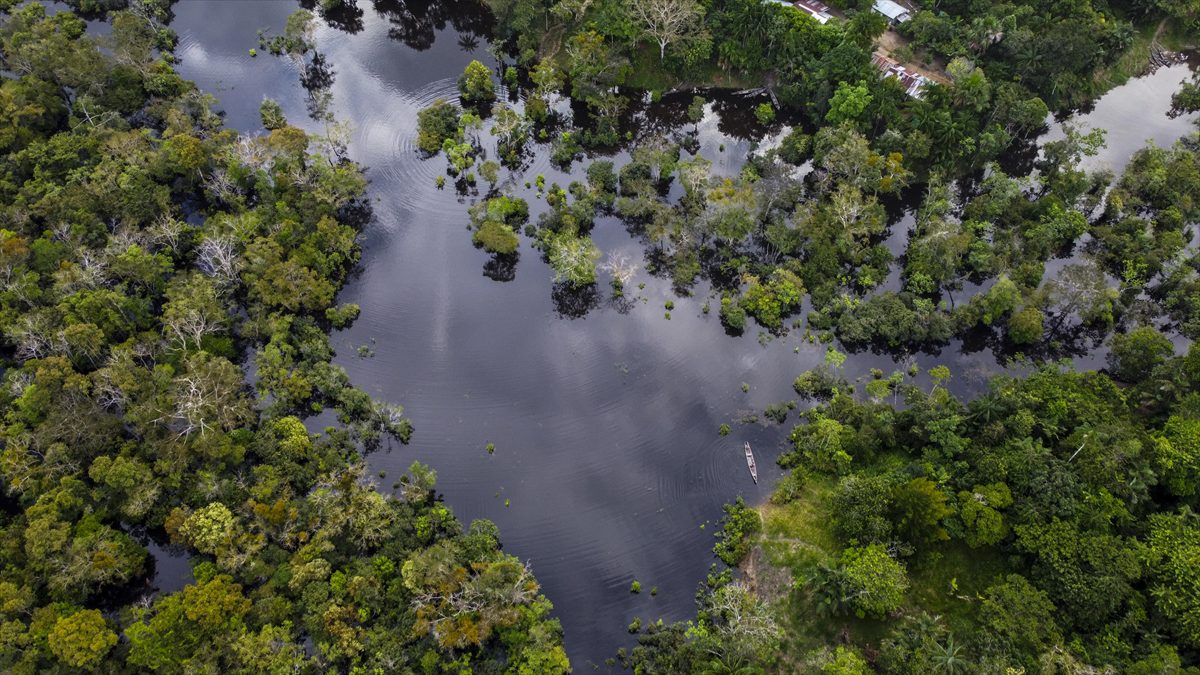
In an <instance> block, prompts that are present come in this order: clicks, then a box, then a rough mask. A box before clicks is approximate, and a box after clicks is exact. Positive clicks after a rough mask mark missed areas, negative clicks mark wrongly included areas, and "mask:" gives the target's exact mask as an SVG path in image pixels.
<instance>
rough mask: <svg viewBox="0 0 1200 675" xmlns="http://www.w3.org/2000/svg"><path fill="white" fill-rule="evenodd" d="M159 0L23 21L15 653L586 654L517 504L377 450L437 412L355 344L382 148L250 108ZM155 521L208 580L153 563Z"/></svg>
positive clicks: (14, 286) (100, 663) (2, 129)
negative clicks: (365, 242)
mask: <svg viewBox="0 0 1200 675" xmlns="http://www.w3.org/2000/svg"><path fill="white" fill-rule="evenodd" d="M9 4H11V3H9ZM82 4H83V5H87V6H86V7H84V9H91V10H96V9H112V8H113V7H108V6H95V7H93V6H91V4H92V3H82ZM118 4H119V5H120V6H122V7H123V6H124V5H125V4H126V3H113V5H114V7H115V6H116V5H118ZM133 4H134V5H135V7H134V9H133V10H131V11H119V12H114V13H112V14H110V15H109V17H108V18H109V21H110V22H111V34H110V35H108V36H106V37H104V38H93V37H91V36H89V35H87V34H86V33H85V24H84V22H83V21H82V20H81V19H79V18H77V17H76V16H75V15H73V14H72V13H70V12H62V13H58V14H55V15H53V16H47V14H46V12H45V10H44V9H43V7H42V6H41V5H40V4H37V3H30V4H27V5H25V6H22V7H13V8H10V12H11V13H10V14H8V15H7V16H5V17H4V18H3V27H2V28H0V56H2V67H3V69H4V71H5V76H4V77H3V79H2V80H0V151H2V152H3V155H4V157H3V160H2V161H0V223H2V224H3V226H2V229H0V268H2V270H3V271H2V272H0V273H2V274H3V277H4V284H3V290H2V291H0V332H2V334H3V342H4V348H5V351H4V355H5V369H4V376H3V384H2V386H0V438H2V439H3V450H2V451H0V486H2V488H3V492H4V498H3V502H0V670H2V671H4V672H10V673H48V672H84V671H86V672H95V671H102V672H163V673H183V672H189V673H197V672H214V673H215V672H222V673H268V672H269V673H284V672H287V673H297V672H318V671H329V670H333V671H341V672H361V673H367V672H428V673H434V672H443V671H444V670H455V671H461V672H468V671H469V672H477V673H486V672H513V673H515V672H521V673H546V672H564V671H566V670H568V669H569V666H568V663H567V659H566V655H565V653H564V652H563V649H562V647H561V629H560V628H559V626H558V623H557V621H554V620H551V619H549V618H548V614H549V611H550V609H551V606H550V603H549V602H548V601H547V600H546V598H545V597H543V596H542V595H541V594H540V592H539V586H538V583H537V582H536V580H535V579H534V578H533V576H532V574H531V572H530V570H529V569H528V567H527V566H526V565H525V564H524V563H522V562H521V561H519V560H517V559H515V558H514V557H512V556H510V555H507V554H505V553H502V552H501V551H500V550H499V544H498V540H497V530H496V527H495V526H494V525H493V524H492V523H490V522H487V521H476V522H473V523H471V524H470V525H469V526H464V525H463V524H461V523H459V522H458V521H457V520H456V519H455V517H454V516H453V514H452V513H451V512H450V511H449V509H447V507H446V506H444V505H443V504H441V503H440V501H439V500H438V499H437V497H436V493H435V491H434V484H435V480H436V476H435V474H434V472H433V471H432V470H430V469H429V468H427V467H424V466H421V465H419V464H414V465H413V466H412V468H411V469H410V471H409V473H408V475H405V476H403V477H401V478H400V479H399V481H397V482H396V483H395V484H394V485H393V486H392V488H393V490H383V489H382V486H380V485H377V484H376V481H375V480H373V479H372V478H371V477H369V476H368V475H367V472H366V467H365V463H364V460H363V458H362V455H361V453H360V449H364V448H365V449H366V450H372V449H375V448H378V447H380V446H381V445H383V444H389V443H391V442H393V441H399V442H402V443H403V442H407V441H408V439H409V437H410V435H411V434H412V432H413V429H412V425H411V424H410V423H409V421H408V420H406V419H405V418H404V417H403V416H402V411H401V409H400V408H399V406H395V405H391V404H387V403H382V402H377V401H373V400H371V398H370V397H369V396H367V394H365V393H364V392H362V391H361V390H358V389H356V388H354V387H353V386H351V384H350V383H349V380H348V378H347V376H346V374H345V372H344V371H343V370H342V369H341V368H339V367H337V366H334V365H332V363H331V359H332V356H333V349H332V347H331V345H330V343H329V338H328V332H329V331H330V330H331V329H332V328H335V327H340V326H344V325H346V324H348V323H349V322H351V321H353V320H354V318H355V317H356V316H357V314H358V308H357V307H356V306H353V305H337V304H335V297H336V295H337V292H338V289H339V288H340V287H341V285H342V284H343V282H344V280H345V278H346V275H347V273H348V272H349V271H350V270H351V268H352V267H353V266H354V264H355V263H356V261H357V260H358V257H359V248H358V244H357V235H358V230H359V228H360V227H361V226H362V224H363V223H364V222H365V221H366V219H367V218H368V217H369V211H368V209H367V206H366V203H365V201H364V199H363V194H364V189H365V187H366V181H365V179H364V176H363V174H362V172H361V171H360V169H359V167H358V166H356V165H354V164H353V163H351V162H349V161H347V160H345V159H344V158H342V156H341V152H340V149H339V147H338V145H337V143H334V142H330V141H328V140H327V139H323V138H317V137H311V136H308V135H307V134H305V132H303V131H301V130H300V129H298V128H296V127H293V126H290V125H288V124H287V121H286V120H285V119H283V118H282V114H281V112H280V111H279V109H278V107H277V106H271V105H269V104H268V105H264V115H263V117H264V124H265V125H266V126H267V127H268V130H266V131H265V132H260V133H256V134H250V135H239V134H237V133H235V132H233V131H231V130H228V129H225V128H224V127H223V125H222V121H221V118H220V117H219V116H218V115H217V114H215V113H214V112H213V106H214V103H215V101H214V100H213V99H212V98H211V97H210V96H208V95H206V94H205V93H204V92H201V91H199V90H197V89H196V87H195V86H193V85H192V84H191V83H189V82H187V81H185V80H183V79H182V78H181V77H180V76H179V75H178V74H177V73H176V72H175V69H174V68H173V66H172V63H173V58H172V54H171V48H172V46H173V43H174V36H173V34H172V32H171V31H170V30H168V29H166V28H165V27H164V26H163V25H162V24H161V23H160V19H162V18H163V17H164V16H165V12H166V11H167V7H166V4H165V3H158V2H141V3H133ZM251 364H253V369H254V374H255V379H254V383H253V387H252V386H250V385H249V384H248V382H247V377H246V369H247V368H248V367H249V366H250V365H251ZM324 410H332V411H333V412H334V413H335V414H336V417H337V420H338V425H337V426H336V427H330V428H327V429H326V430H325V431H324V433H321V434H312V433H310V432H309V431H308V430H307V429H306V428H305V425H304V424H303V422H302V421H301V420H302V419H304V418H306V417H308V416H310V415H312V414H314V413H318V412H321V411H324ZM149 539H157V540H159V541H160V542H164V543H165V542H166V541H169V542H170V543H171V544H173V545H175V546H177V547H179V548H180V550H183V551H186V552H187V553H188V554H190V555H191V556H193V558H192V561H193V570H192V576H193V577H194V581H192V582H191V583H189V584H188V585H187V586H186V587H184V588H183V589H182V590H180V591H178V592H175V593H168V594H163V595H158V596H154V595H149V594H147V592H146V591H145V590H142V589H143V587H144V586H146V585H147V584H148V581H149V575H150V574H151V572H152V570H153V564H152V561H151V558H150V556H149V554H148V551H147V547H146V544H147V542H148V540H149Z"/></svg>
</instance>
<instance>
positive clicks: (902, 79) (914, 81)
mask: <svg viewBox="0 0 1200 675" xmlns="http://www.w3.org/2000/svg"><path fill="white" fill-rule="evenodd" d="M871 64H872V65H874V66H875V68H877V69H878V70H879V76H880V77H894V78H896V80H897V81H898V82H899V83H900V86H901V87H903V88H904V93H906V94H908V95H909V96H911V97H913V98H917V99H919V98H921V96H922V95H923V93H924V92H923V91H922V89H924V88H925V85H926V84H928V83H929V78H927V77H925V76H924V75H922V74H920V73H916V72H913V71H911V70H909V69H907V68H905V67H904V66H902V65H900V64H899V63H898V62H896V61H894V60H892V59H889V58H888V57H887V56H884V55H883V54H880V53H879V52H876V53H875V54H874V55H873V56H872V57H871Z"/></svg>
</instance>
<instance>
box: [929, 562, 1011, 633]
mask: <svg viewBox="0 0 1200 675" xmlns="http://www.w3.org/2000/svg"><path fill="white" fill-rule="evenodd" d="M1009 571H1010V568H1009V566H1008V563H1007V560H1006V558H1005V556H1004V555H1003V554H1002V553H1000V552H999V551H997V550H996V549H994V548H980V549H973V548H971V547H969V546H967V545H966V544H964V543H962V542H947V543H945V544H942V545H941V546H939V547H937V548H936V549H933V550H931V551H929V552H928V553H926V554H925V559H924V560H922V561H921V562H920V563H913V564H910V565H909V570H908V577H909V581H911V583H912V586H911V587H910V588H909V590H908V598H907V599H906V602H905V605H907V606H908V607H911V608H916V609H924V610H926V611H927V612H929V613H930V614H939V615H941V616H942V617H943V618H945V619H946V622H947V623H948V624H949V626H950V628H951V630H955V631H956V632H957V631H959V630H961V629H962V628H963V627H964V626H970V625H971V624H972V619H971V617H972V615H973V614H974V613H975V610H976V608H977V606H978V604H979V602H980V600H979V598H980V596H982V595H983V592H984V591H985V590H987V588H988V587H989V586H991V585H992V584H993V583H995V582H996V580H997V577H1002V576H1003V575H1005V574H1007V573H1008V572H1009Z"/></svg>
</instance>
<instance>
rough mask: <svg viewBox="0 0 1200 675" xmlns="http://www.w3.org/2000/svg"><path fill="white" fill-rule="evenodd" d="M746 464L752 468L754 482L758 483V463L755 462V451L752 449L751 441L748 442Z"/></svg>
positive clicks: (751, 475) (751, 473) (751, 474)
mask: <svg viewBox="0 0 1200 675" xmlns="http://www.w3.org/2000/svg"><path fill="white" fill-rule="evenodd" d="M746 466H747V467H749V468H750V477H751V478H753V479H754V484H755V485H758V465H757V464H755V463H754V451H752V450H751V449H750V442H749V441H747V442H746Z"/></svg>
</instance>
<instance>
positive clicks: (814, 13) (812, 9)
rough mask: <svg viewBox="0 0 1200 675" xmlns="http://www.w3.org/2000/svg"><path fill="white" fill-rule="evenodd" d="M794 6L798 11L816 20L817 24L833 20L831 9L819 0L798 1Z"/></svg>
mask: <svg viewBox="0 0 1200 675" xmlns="http://www.w3.org/2000/svg"><path fill="white" fill-rule="evenodd" d="M794 4H795V7H796V9H798V10H800V11H801V12H804V13H805V14H807V15H809V16H811V17H812V18H814V19H816V20H817V23H820V24H825V23H827V22H828V21H829V20H830V19H832V18H833V15H832V14H830V13H829V7H828V6H827V5H825V4H823V3H820V2H817V0H796V1H795V3H794Z"/></svg>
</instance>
